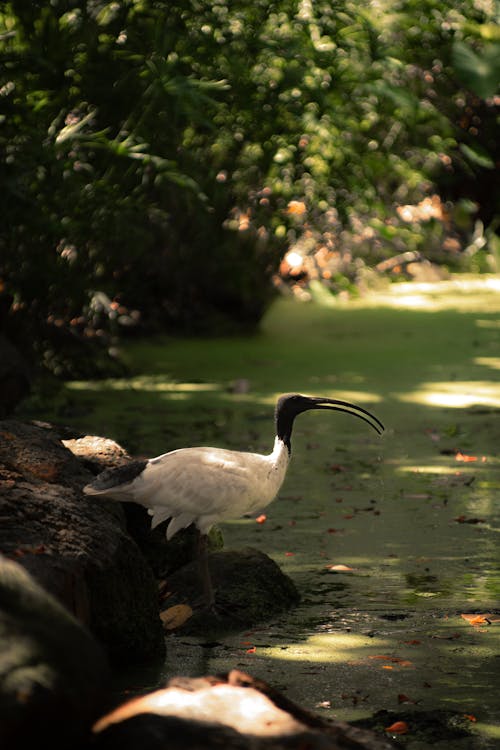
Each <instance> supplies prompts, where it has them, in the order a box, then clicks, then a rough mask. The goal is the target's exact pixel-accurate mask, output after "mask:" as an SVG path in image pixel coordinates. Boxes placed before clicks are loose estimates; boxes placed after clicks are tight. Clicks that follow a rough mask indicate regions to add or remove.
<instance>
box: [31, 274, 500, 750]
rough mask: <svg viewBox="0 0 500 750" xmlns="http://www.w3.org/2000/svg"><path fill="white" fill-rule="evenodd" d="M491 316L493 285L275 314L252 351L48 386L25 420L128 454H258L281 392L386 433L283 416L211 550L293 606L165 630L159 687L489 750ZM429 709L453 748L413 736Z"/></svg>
mask: <svg viewBox="0 0 500 750" xmlns="http://www.w3.org/2000/svg"><path fill="white" fill-rule="evenodd" d="M499 312H500V279H499V278H498V277H494V276H484V277H475V278H466V277H458V278H454V279H451V280H450V281H447V282H440V283H435V284H429V285H416V284H397V285H393V286H392V287H390V288H389V289H387V290H386V291H385V292H384V293H383V294H382V293H380V294H376V295H375V294H372V295H370V296H368V297H365V298H362V299H359V300H354V301H350V302H335V301H334V300H329V304H328V305H323V304H320V303H310V304H299V303H294V302H292V301H291V300H280V301H278V302H277V303H276V304H275V305H274V306H273V308H272V309H271V310H270V312H269V314H268V315H267V317H266V319H265V320H264V322H263V326H262V330H261V332H260V333H258V334H256V335H255V336H252V337H249V338H212V339H189V340H186V339H184V340H178V339H173V338H169V337H164V338H159V339H155V340H153V341H151V340H149V341H147V342H141V343H134V344H133V345H128V346H127V347H126V349H125V351H124V355H125V357H126V359H127V360H128V362H129V364H130V366H131V369H132V371H133V373H134V375H133V376H132V377H130V378H127V379H124V380H114V381H113V380H112V381H100V382H88V383H72V384H68V386H67V393H66V398H67V401H66V406H63V414H62V415H61V414H59V415H55V416H54V415H52V414H49V413H46V414H44V415H43V416H44V417H46V418H55V419H57V420H58V421H61V419H62V418H64V419H65V421H66V422H70V421H71V422H73V424H75V425H77V426H78V427H79V428H81V429H84V430H86V431H88V432H89V433H93V434H100V435H105V436H107V437H113V438H115V439H116V440H118V442H120V443H121V444H122V445H124V446H125V447H126V448H127V449H128V450H129V451H130V452H131V453H133V454H136V455H141V456H143V455H145V456H153V455H157V454H159V453H163V452H166V451H168V450H172V449H174V448H179V447H184V446H187V445H203V444H205V445H206V444H210V445H220V446H223V447H229V448H234V449H239V450H255V451H258V452H270V451H271V449H272V444H273V439H274V432H273V407H274V403H275V401H276V398H277V396H278V395H279V394H281V393H285V392H289V391H296V392H302V393H304V394H308V395H321V396H327V397H331V398H341V399H348V400H351V401H353V402H355V403H358V404H359V405H361V406H364V407H365V408H369V409H370V410H371V411H373V412H374V413H375V414H376V415H377V416H378V417H379V418H380V419H381V420H382V422H383V423H384V424H385V427H386V430H385V433H384V435H383V436H382V437H379V436H377V435H376V434H375V433H374V432H373V431H371V430H370V428H369V427H368V426H367V425H364V424H363V423H362V422H360V421H359V420H354V419H351V418H350V417H349V416H348V415H345V414H340V413H336V414H332V413H322V412H309V413H306V414H303V415H300V416H299V417H298V418H297V420H296V422H295V427H294V434H293V437H292V462H291V464H290V468H289V471H288V474H287V478H286V480H285V484H284V486H283V488H282V490H281V492H280V495H279V497H278V499H277V500H275V501H274V503H273V504H272V505H270V506H269V507H268V508H267V509H266V510H265V511H264V512H265V514H266V520H265V522H264V523H256V521H255V519H240V520H236V521H233V522H231V523H228V524H225V525H224V526H223V528H222V531H223V535H224V540H225V546H226V547H232V548H238V547H243V546H248V545H250V546H253V547H256V548H258V549H260V550H262V551H264V552H266V553H267V554H269V555H270V556H271V557H272V558H273V559H274V560H275V561H276V562H277V563H278V564H279V565H280V566H281V567H282V569H283V570H284V572H285V573H287V574H288V575H289V576H290V577H291V578H292V579H293V580H294V582H295V583H296V585H297V587H298V589H299V591H300V594H301V603H300V605H299V606H298V607H297V608H296V609H294V610H293V611H290V612H288V613H286V614H285V615H283V616H282V617H280V618H279V619H277V620H276V621H274V622H272V623H266V624H264V625H261V626H259V627H257V628H254V629H252V630H250V631H245V632H241V633H233V634H231V635H230V636H221V637H217V638H216V639H210V641H209V642H207V641H206V639H205V641H204V640H203V639H195V638H187V637H183V635H182V632H178V633H177V634H173V635H169V636H168V643H167V648H168V656H167V661H166V664H165V665H164V668H163V670H162V680H164V679H167V678H168V677H171V676H173V675H177V674H185V675H199V674H207V673H217V672H224V671H227V670H228V669H231V668H239V669H243V670H246V671H248V672H250V673H251V674H252V675H254V676H257V677H260V678H262V679H265V680H266V681H268V682H270V683H271V684H273V685H274V686H276V687H278V688H279V689H281V690H284V691H286V694H287V696H288V697H289V698H291V699H292V700H295V701H297V702H299V703H301V704H302V705H303V706H305V707H306V708H309V709H311V710H313V711H316V712H320V713H321V714H322V715H324V716H330V717H335V718H339V719H343V720H347V721H354V720H359V719H363V718H364V717H368V716H371V715H373V714H374V713H375V712H376V711H379V710H389V711H391V712H393V714H394V718H393V719H392V720H393V721H394V720H397V718H398V717H400V716H403V715H404V716H405V717H406V720H407V722H408V725H409V732H408V734H407V735H405V737H404V738H402V739H401V742H403V743H404V745H405V747H409V748H414V750H418V748H424V747H429V746H430V745H431V744H432V746H433V747H434V746H436V747H450V746H453V747H478V748H483V747H484V748H490V747H491V748H493V747H499V746H500V705H499V704H500V698H499V696H500V650H499V646H500V637H499V634H500V580H499V567H498V563H499V553H498V550H499V547H498V541H499V532H500V519H499V511H498V508H499V502H498V499H499V493H500V473H499V467H500V460H499V456H498V445H499V442H500V441H499V438H500V420H499V415H500V382H499V374H500V318H499ZM68 407H69V408H68ZM64 410H66V416H65V414H64ZM68 415H69V417H70V418H69V417H68ZM261 520H262V519H261ZM436 710H437V711H438V712H439V711H441V712H453V714H454V715H456V716H458V717H463V721H464V722H465V723H466V724H467V727H468V730H470V733H467V734H466V735H464V736H463V737H461V736H459V735H457V739H456V740H454V744H453V745H450V743H449V741H448V740H447V739H442V740H440V739H439V737H437V738H434V739H433V740H432V743H431V741H430V740H429V738H425V737H422V736H421V735H420V734H419V733H418V731H417V729H416V720H415V722H413V724H412V718H411V717H412V716H416V715H417V714H418V713H419V712H426V711H427V712H430V711H436ZM408 716H409V718H408ZM389 723H390V722H389ZM471 743H472V744H471Z"/></svg>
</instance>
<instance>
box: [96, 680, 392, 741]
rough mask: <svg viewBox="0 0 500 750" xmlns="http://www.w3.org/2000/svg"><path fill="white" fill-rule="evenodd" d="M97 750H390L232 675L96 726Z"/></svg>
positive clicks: (125, 708)
mask: <svg viewBox="0 0 500 750" xmlns="http://www.w3.org/2000/svg"><path fill="white" fill-rule="evenodd" d="M94 733H95V748H96V750H132V749H134V750H135V748H138V747H140V748H141V750H163V748H165V747H167V746H168V748H169V750H202V749H203V750H212V748H213V750H219V748H222V747H223V748H226V749H227V750H285V748H286V750H304V748H307V750H345V748H350V749H351V750H390V748H393V747H394V745H393V744H392V743H391V742H390V741H389V740H386V739H385V738H384V737H380V736H377V735H376V734H374V733H372V732H370V731H367V730H361V729H357V728H354V727H351V726H350V725H348V724H345V723H343V722H327V721H324V720H322V719H320V718H319V717H318V716H315V715H313V714H310V713H309V712H307V711H305V710H304V709H302V708H300V707H299V706H297V705H296V704H294V703H293V702H292V701H290V700H288V699H287V698H286V697H285V696H284V695H282V694H281V693H279V691H277V690H275V689H273V688H272V687H270V686H269V685H267V684H266V683H265V682H263V681H262V680H258V679H254V678H252V677H251V676H250V675H247V674H245V673H243V672H239V671H238V670H233V671H231V672H230V673H229V674H228V675H226V676H218V677H212V676H209V677H203V678H194V679H190V678H174V679H173V680H171V681H170V682H169V684H168V686H167V687H166V688H164V689H163V690H157V691H155V692H153V693H149V694H147V695H145V696H142V697H140V698H135V699H133V700H131V701H129V702H127V703H125V704H123V705H121V706H119V707H118V708H116V709H115V710H114V711H112V712H111V713H109V714H107V715H106V716H103V717H102V718H101V719H99V721H98V722H96V724H95V725H94Z"/></svg>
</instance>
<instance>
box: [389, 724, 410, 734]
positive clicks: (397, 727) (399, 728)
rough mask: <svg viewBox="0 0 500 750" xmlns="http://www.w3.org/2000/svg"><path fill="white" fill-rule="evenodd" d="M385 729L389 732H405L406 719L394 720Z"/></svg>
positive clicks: (406, 727)
mask: <svg viewBox="0 0 500 750" xmlns="http://www.w3.org/2000/svg"><path fill="white" fill-rule="evenodd" d="M385 731H386V732H390V733H391V734H407V732H408V731H409V726H408V724H407V723H406V721H395V722H394V724H391V726H390V727H386V728H385Z"/></svg>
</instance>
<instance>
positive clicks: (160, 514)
mask: <svg viewBox="0 0 500 750" xmlns="http://www.w3.org/2000/svg"><path fill="white" fill-rule="evenodd" d="M148 513H149V515H150V516H152V518H151V528H152V529H156V527H157V526H159V525H160V523H162V521H166V520H167V518H171V517H172V511H171V510H170V508H162V507H157V508H148Z"/></svg>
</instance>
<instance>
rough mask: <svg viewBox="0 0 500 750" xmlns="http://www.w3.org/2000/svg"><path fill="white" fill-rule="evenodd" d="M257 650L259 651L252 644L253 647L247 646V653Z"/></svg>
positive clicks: (253, 652)
mask: <svg viewBox="0 0 500 750" xmlns="http://www.w3.org/2000/svg"><path fill="white" fill-rule="evenodd" d="M256 651H257V649H256V647H255V646H252V648H247V650H246V653H247V654H255V652H256Z"/></svg>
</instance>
